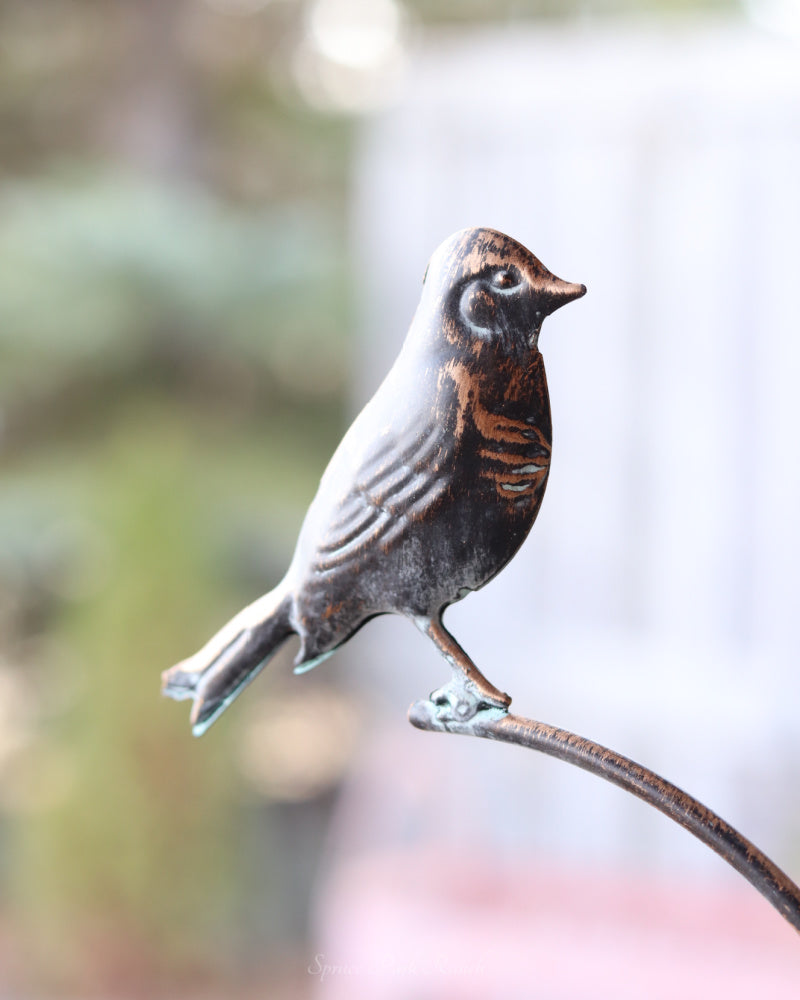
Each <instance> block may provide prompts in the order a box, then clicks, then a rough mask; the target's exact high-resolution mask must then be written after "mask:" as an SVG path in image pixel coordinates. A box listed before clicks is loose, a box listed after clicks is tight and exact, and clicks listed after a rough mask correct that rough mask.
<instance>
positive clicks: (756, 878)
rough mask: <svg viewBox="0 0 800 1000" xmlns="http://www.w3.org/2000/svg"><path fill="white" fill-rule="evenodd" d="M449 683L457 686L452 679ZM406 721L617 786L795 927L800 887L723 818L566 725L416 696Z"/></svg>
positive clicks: (799, 910)
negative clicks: (507, 747) (525, 752)
mask: <svg viewBox="0 0 800 1000" xmlns="http://www.w3.org/2000/svg"><path fill="white" fill-rule="evenodd" d="M453 685H454V686H455V687H460V685H459V683H458V680H457V679H454V681H453ZM409 721H410V722H411V724H412V725H414V726H416V727H417V729H427V730H431V731H435V732H448V733H460V734H462V735H465V736H479V737H482V738H483V739H489V740H497V741H499V742H502V743H515V744H517V745H518V746H524V747H529V748H530V749H531V750H539V751H541V752H542V753H545V754H548V755H549V756H551V757H557V758H558V759H559V760H563V761H566V762H567V763H568V764H574V765H576V767H580V768H582V769H583V770H584V771H591V773H592V774H597V775H599V776H600V777H601V778H605V779H606V781H610V782H612V783H613V784H615V785H619V787H620V788H624V789H625V791H627V792H631V793H632V794H634V795H636V796H638V797H639V798H640V799H644V801H645V802H648V803H649V804H650V805H651V806H655V808H656V809H658V810H659V811H660V812H662V813H664V814H665V815H666V816H669V817H670V819H673V820H675V822H676V823H680V825H681V826H682V827H684V828H685V829H686V830H688V831H689V832H690V833H693V834H694V835H695V837H697V838H698V839H699V840H701V841H702V842H703V843H704V844H706V845H707V846H708V847H710V848H711V849H712V850H714V851H716V852H717V854H719V855H720V856H721V857H723V858H724V859H725V860H726V861H727V862H728V864H730V865H732V866H733V867H734V868H735V869H736V871H737V872H739V873H740V874H741V875H743V876H744V877H745V878H746V879H747V881H748V882H750V884H751V885H753V886H755V888H756V889H758V891H759V892H760V893H761V894H762V895H763V896H764V897H765V898H766V899H768V900H769V902H770V903H772V905H773V906H774V907H775V908H776V909H777V910H778V912H779V913H780V914H781V915H782V916H783V917H785V918H786V920H788V921H789V923H790V924H791V925H792V926H793V927H795V928H796V929H797V930H798V931H800V887H798V886H797V885H796V884H795V883H794V882H793V881H792V880H791V879H790V878H789V876H788V875H787V874H786V873H785V872H783V871H782V870H781V869H780V868H778V866H777V865H776V864H774V862H772V861H771V860H770V859H769V858H768V857H767V856H766V854H764V853H763V852H762V851H760V850H759V849H758V848H757V847H756V846H755V845H754V844H752V843H751V842H750V841H749V840H748V839H747V838H746V837H743V836H742V834H740V833H739V832H738V831H737V830H735V829H734V828H733V827H732V826H731V825H730V824H729V823H726V822H725V820H724V819H722V818H721V817H720V816H718V815H717V814H716V813H714V812H712V811H711V810H710V809H709V808H708V807H707V806H704V805H703V804H702V803H701V802H698V801H697V799H695V798H693V797H692V796H691V795H689V794H688V793H687V792H684V791H683V790H682V789H680V788H678V787H677V786H676V785H673V784H672V783H671V782H669V781H667V780H666V779H664V778H662V777H661V776H660V775H658V774H656V773H655V772H654V771H650V770H648V768H646V767H643V766H642V765H641V764H637V763H636V762H635V761H632V760H630V759H629V758H627V757H623V756H622V755H621V754H618V753H615V752H614V751H613V750H609V749H608V748H607V747H604V746H601V745H600V744H599V743H593V742H592V741H591V740H587V739H584V738H583V737H582V736H576V735H575V733H571V732H569V731H568V730H566V729H557V728H555V726H548V725H546V724H545V723H543V722H535V721H533V720H532V719H524V718H522V717H521V716H518V715H512V714H510V713H508V712H500V711H491V710H490V711H483V712H479V713H477V714H475V715H473V716H472V717H471V718H470V719H467V720H465V721H463V722H448V723H442V721H441V720H440V719H439V718H438V716H437V713H436V706H435V705H434V704H433V703H432V702H426V701H421V702H416V703H415V704H414V705H412V706H411V709H410V711H409Z"/></svg>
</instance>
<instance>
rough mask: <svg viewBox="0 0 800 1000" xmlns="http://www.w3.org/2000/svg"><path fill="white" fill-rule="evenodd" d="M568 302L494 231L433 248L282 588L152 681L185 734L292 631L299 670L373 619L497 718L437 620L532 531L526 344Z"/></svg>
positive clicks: (546, 451)
mask: <svg viewBox="0 0 800 1000" xmlns="http://www.w3.org/2000/svg"><path fill="white" fill-rule="evenodd" d="M584 292H585V288H584V287H583V286H582V285H572V284H569V283H568V282H563V281H561V280H560V279H559V278H556V277H555V276H554V275H553V274H551V273H550V271H548V270H547V268H546V267H544V265H543V264H542V263H541V262H540V261H539V260H538V259H537V258H536V257H534V255H533V254H532V253H530V251H528V250H527V249H525V247H523V246H522V245H521V244H520V243H517V242H516V241H515V240H512V239H511V238H510V237H508V236H505V235H503V234H502V233H499V232H497V231H496V230H492V229H466V230H463V231H461V232H459V233H456V234H455V235H454V236H451V237H450V238H449V239H448V240H446V241H445V242H444V243H443V244H442V245H441V246H440V247H439V248H438V249H437V251H436V252H435V253H434V255H433V256H432V258H431V260H430V263H429V265H428V269H427V271H426V274H425V280H424V283H423V291H422V297H421V300H420V304H419V307H418V309H417V311H416V314H415V316H414V319H413V321H412V324H411V328H410V330H409V333H408V336H407V338H406V341H405V343H404V345H403V348H402V350H401V352H400V355H399V357H398V358H397V360H396V362H395V364H394V366H393V367H392V369H391V370H390V372H389V374H388V375H387V376H386V378H385V380H384V382H383V383H382V385H381V386H380V387H379V388H378V390H377V392H376V393H375V395H374V396H373V398H372V399H371V400H370V402H369V403H368V404H367V405H366V407H365V408H364V410H363V411H362V412H361V414H360V415H359V416H358V417H357V418H356V420H355V421H354V422H353V425H352V426H351V428H350V430H349V431H348V432H347V434H346V435H345V436H344V438H343V440H342V442H341V444H340V445H339V447H338V448H337V450H336V452H335V453H334V455H333V457H332V459H331V461H330V463H329V465H328V468H327V469H326V471H325V473H324V475H323V477H322V480H321V482H320V486H319V490H318V492H317V495H316V496H315V498H314V500H313V501H312V503H311V506H310V507H309V510H308V513H307V515H306V518H305V521H304V523H303V527H302V528H301V531H300V536H299V538H298V542H297V547H296V550H295V555H294V558H293V559H292V563H291V565H290V567H289V570H288V571H287V573H286V576H285V577H284V579H283V580H282V581H281V583H280V584H279V585H278V586H277V587H276V588H275V589H274V590H273V591H271V592H270V593H269V594H266V595H264V597H262V598H260V599H259V600H257V601H256V602H254V604H252V605H250V606H249V607H248V608H245V609H244V611H242V612H240V614H239V615H237V616H236V617H235V618H234V619H233V620H232V621H231V622H229V623H228V624H227V625H226V626H224V627H223V629H221V630H220V632H218V633H217V634H216V635H215V636H214V637H213V638H212V639H211V640H210V641H209V642H208V643H207V644H206V645H205V646H204V647H203V648H202V649H201V650H200V651H199V652H198V653H196V654H195V655H194V656H192V657H190V658H189V659H188V660H184V661H183V662H181V663H179V664H177V665H176V666H175V667H173V668H172V669H171V670H169V671H166V672H165V674H164V691H165V693H166V694H168V695H171V696H172V697H175V698H190V699H192V700H193V702H194V706H193V710H192V724H193V727H194V731H195V733H196V734H198V735H199V734H200V733H202V732H204V731H205V729H207V728H208V726H209V725H210V724H211V723H212V722H213V720H214V719H215V718H216V717H217V716H218V715H219V714H220V712H222V711H223V710H224V709H225V707H226V706H227V705H228V704H229V703H230V702H231V701H232V700H233V699H234V698H235V697H236V695H237V694H239V692H240V691H241V690H242V689H243V688H244V686H245V685H246V684H247V683H248V682H249V681H250V680H251V679H252V677H253V676H255V674H256V673H257V672H258V670H259V669H260V668H261V667H262V666H263V665H264V663H265V662H266V661H267V660H268V659H269V657H270V656H271V655H272V654H273V652H274V651H275V650H276V649H277V648H278V646H280V645H281V644H282V643H283V641H284V640H285V639H286V638H288V636H289V635H291V634H292V633H296V634H297V635H298V636H299V637H300V652H299V653H298V656H297V659H296V663H297V669H298V670H300V671H302V670H304V669H309V668H310V667H311V666H313V665H314V664H315V663H317V662H319V661H320V660H321V659H323V658H325V657H326V656H328V655H329V654H330V653H332V652H333V651H334V650H335V649H336V648H337V647H338V646H340V645H341V644H342V643H343V642H345V641H347V639H349V638H350V637H351V636H352V635H353V634H354V633H355V632H356V631H357V630H358V629H359V628H360V627H361V626H362V625H363V624H365V622H367V621H369V620H370V619H371V618H373V617H375V616H376V615H379V614H387V613H397V614H402V615H405V616H407V617H408V618H410V619H412V620H413V621H414V623H415V624H416V625H417V626H418V627H419V628H420V629H421V630H422V631H423V632H424V633H425V634H427V635H428V636H430V638H431V639H432V640H433V641H434V642H435V643H436V644H437V646H438V647H439V649H440V650H441V652H442V653H443V655H444V656H445V657H446V659H447V660H448V662H449V663H450V664H451V666H452V667H453V669H454V670H456V671H460V672H461V674H462V675H463V677H464V678H465V683H467V684H468V685H469V686H470V687H471V689H472V691H473V693H475V694H477V696H478V699H477V700H476V704H477V703H481V704H483V705H489V706H496V707H498V708H505V707H507V705H508V703H509V701H510V699H509V698H508V696H507V695H505V694H503V692H501V691H499V690H498V689H497V688H495V687H494V685H492V684H491V683H490V682H489V681H487V680H486V679H485V678H484V677H483V675H482V674H481V673H480V672H479V671H478V669H477V667H475V665H474V663H472V661H471V660H470V659H469V657H468V656H467V654H466V653H465V652H464V651H463V650H462V649H461V647H460V646H459V645H458V643H457V642H456V641H455V639H453V637H452V636H451V635H450V634H449V633H448V632H447V631H446V630H445V628H444V626H443V625H442V622H441V616H442V613H443V611H444V610H445V609H446V608H447V607H448V605H450V604H452V603H454V602H455V601H458V600H460V599H461V598H462V597H464V596H465V595H466V594H467V593H469V592H471V591H473V590H477V589H479V588H480V587H482V586H483V585H484V584H486V583H488V581H489V580H491V579H492V578H493V577H494V576H495V575H496V574H497V573H498V572H499V571H500V570H501V569H502V568H503V567H504V566H505V565H506V563H507V562H508V561H509V559H511V558H512V556H513V555H514V554H515V553H516V551H517V550H518V549H519V547H520V545H521V544H522V542H523V541H524V539H525V538H526V536H527V534H528V532H529V530H530V528H531V526H532V524H533V522H534V520H535V518H536V515H537V513H538V510H539V507H540V505H541V502H542V497H543V495H544V490H545V486H546V483H547V476H548V470H549V465H550V447H551V438H552V429H551V421H550V403H549V397H548V392H547V379H546V377H545V370H544V362H543V360H542V356H541V354H540V353H539V349H538V336H539V331H540V328H541V324H542V321H543V319H544V318H545V317H546V316H547V315H549V314H550V313H551V312H553V311H554V310H555V309H557V308H559V307H560V306H561V305H563V304H565V303H566V302H569V301H571V300H572V299H575V298H579V297H580V296H581V295H583V294H584ZM441 710H442V712H443V713H446V712H447V711H449V710H450V709H449V707H448V706H447V705H446V704H444V703H443V704H442V709H441Z"/></svg>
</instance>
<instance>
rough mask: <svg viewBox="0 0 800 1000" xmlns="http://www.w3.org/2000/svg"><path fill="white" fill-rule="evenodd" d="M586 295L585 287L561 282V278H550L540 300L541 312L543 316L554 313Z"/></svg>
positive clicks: (569, 282)
mask: <svg viewBox="0 0 800 1000" xmlns="http://www.w3.org/2000/svg"><path fill="white" fill-rule="evenodd" d="M585 294H586V285H574V284H572V282H571V281H562V280H561V278H557V277H556V276H555V275H553V276H552V278H551V279H550V281H549V282H548V284H547V286H546V287H545V289H544V294H543V295H542V296H541V300H540V301H542V302H543V303H544V309H543V312H544V314H545V316H549V315H550V314H551V313H554V312H555V311H556V309H560V308H561V307H562V306H565V305H566V304H567V303H568V302H572V301H573V300H574V299H579V298H581V296H583V295H585Z"/></svg>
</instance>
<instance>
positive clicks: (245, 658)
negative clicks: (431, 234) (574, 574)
mask: <svg viewBox="0 0 800 1000" xmlns="http://www.w3.org/2000/svg"><path fill="white" fill-rule="evenodd" d="M585 291H586V289H585V288H584V286H583V285H572V284H569V283H568V282H566V281H561V280H560V279H559V278H556V277H555V276H554V275H552V274H551V273H550V272H549V271H548V270H547V268H546V267H544V266H543V265H542V264H541V263H540V262H539V261H538V260H537V259H536V257H534V256H533V254H532V253H530V252H529V251H528V250H526V249H525V247H523V246H521V245H520V244H519V243H517V242H515V241H514V240H512V239H510V238H509V237H508V236H504V235H503V234H502V233H498V232H496V231H495V230H493V229H465V230H463V231H462V232H459V233H456V234H455V235H454V236H451V237H450V239H448V240H446V241H445V242H444V243H443V244H442V245H441V246H440V247H439V249H438V250H437V251H436V253H435V254H434V255H433V257H432V258H431V261H430V264H429V265H428V270H427V272H426V275H425V279H424V282H423V290H422V298H421V300H420V303H419V307H418V308H417V312H416V315H415V316H414V320H413V322H412V324H411V328H410V330H409V332H408V336H407V338H406V341H405V344H404V345H403V349H402V351H401V352H400V355H399V357H398V359H397V361H396V362H395V364H394V367H393V368H392V369H391V371H390V372H389V374H388V375H387V377H386V379H385V380H384V382H383V384H382V385H381V386H380V388H379V389H378V391H377V392H376V393H375V395H374V396H373V398H372V399H371V400H370V402H369V403H368V404H367V405H366V407H365V408H364V410H363V411H362V412H361V414H360V415H359V416H358V417H357V418H356V420H355V422H354V423H353V425H352V427H351V428H350V430H349V431H348V432H347V434H346V435H345V437H344V439H343V440H342V442H341V444H340V445H339V447H338V448H337V449H336V452H335V453H334V455H333V458H332V459H331V461H330V464H329V465H328V468H327V469H326V471H325V474H324V475H323V477H322V481H321V482H320V486H319V491H318V492H317V495H316V497H315V498H314V500H313V501H312V503H311V506H310V507H309V510H308V513H307V514H306V518H305V521H304V522H303V527H302V529H301V531H300V537H299V539H298V542H297V548H296V550H295V554H294V558H293V559H292V562H291V565H290V566H289V569H288V571H287V573H286V576H285V577H284V578H283V580H282V581H281V582H280V583H279V584H278V586H277V587H276V588H275V589H274V590H273V591H271V592H270V593H268V594H266V595H264V596H263V597H261V598H259V600H257V601H255V602H254V603H253V604H251V605H250V606H249V607H247V608H245V609H244V611H242V612H240V613H239V614H238V615H236V617H235V618H233V619H232V620H231V621H230V622H229V623H228V624H227V625H225V626H224V627H223V628H222V629H221V630H220V631H219V632H218V633H217V634H216V635H215V636H214V637H213V638H212V639H211V640H209V642H208V643H207V644H206V645H205V646H204V647H203V648H202V649H201V650H200V651H199V652H198V653H195V655H194V656H192V657H190V658H189V659H187V660H183V661H182V662H181V663H178V664H177V665H176V666H174V667H172V668H171V669H170V670H167V671H166V672H165V673H164V675H163V689H164V693H165V694H168V695H170V696H171V697H172V698H178V699H181V698H190V699H192V701H193V702H194V704H193V707H192V715H191V721H192V727H193V731H194V733H195V735H197V736H199V735H201V734H202V733H204V732H205V731H206V729H208V727H209V726H210V725H211V724H212V722H213V721H214V720H215V719H216V718H217V717H218V716H219V715H220V713H221V712H223V711H224V710H225V708H227V706H228V705H229V704H230V703H231V702H232V701H233V699H234V698H235V697H236V696H237V695H238V694H239V693H240V692H241V691H242V690H243V689H244V687H245V686H246V685H247V684H248V683H249V681H251V680H252V679H253V677H254V676H255V675H256V673H257V672H258V671H259V670H260V669H261V668H262V667H263V666H264V665H265V664H266V663H267V662H268V660H269V659H270V657H271V656H272V655H273V653H274V652H275V651H276V650H277V649H278V647H279V646H280V645H281V644H282V643H283V642H284V641H285V640H286V639H288V637H289V636H290V635H292V634H296V635H298V636H299V637H300V651H299V653H298V655H297V659H296V661H295V662H296V671H297V672H302V671H304V670H309V669H311V667H313V666H315V665H316V664H317V663H319V662H320V661H321V660H324V659H325V658H326V657H327V656H330V655H331V653H333V652H334V651H335V650H336V649H337V648H338V647H339V646H341V645H342V643H344V642H346V641H347V640H348V639H349V638H350V637H351V636H352V635H353V634H354V633H355V632H356V631H357V630H358V629H359V628H360V627H361V626H362V625H363V624H364V623H365V622H367V621H369V619H370V618H374V617H375V616H376V615H382V614H388V613H390V612H394V613H396V614H402V615H405V616H406V617H407V618H410V619H411V620H412V621H413V622H414V623H415V624H416V625H417V626H418V628H420V629H421V630H422V631H423V632H424V633H425V634H426V635H428V636H430V638H431V639H432V640H433V641H434V643H436V645H437V647H438V648H439V650H440V651H441V653H442V654H443V656H444V657H445V659H446V660H447V661H448V663H449V664H450V665H451V667H452V670H453V678H452V680H451V682H450V683H449V684H447V685H446V686H445V687H443V688H441V689H440V690H439V691H435V692H434V693H433V694H432V695H431V700H430V701H427V702H417V703H416V704H415V705H412V707H411V711H410V716H409V717H410V720H411V722H412V723H413V725H415V726H417V727H418V728H419V729H430V730H436V731H439V732H452V733H462V734H466V735H472V736H481V737H485V738H488V739H492V740H499V741H503V742H507V743H516V744H519V745H520V746H527V747H530V748H532V749H535V750H541V751H542V752H544V753H547V754H550V755H552V756H555V757H558V758H560V759H561V760H565V761H567V762H569V763H570V764H575V765H576V766H578V767H581V768H584V769H585V770H588V771H591V772H592V773H594V774H598V775H600V776H601V777H603V778H606V779H607V780H608V781H612V782H614V783H615V784H617V785H620V786H621V787H622V788H624V789H625V790H626V791H629V792H632V793H633V794H634V795H637V796H639V797H640V798H642V799H644V800H645V801H647V802H649V803H650V805H652V806H655V807H656V808H657V809H659V810H661V812H663V813H665V814H666V815H667V816H670V817H671V818H672V819H674V820H675V821H676V822H678V823H680V824H681V825H682V826H684V827H685V828H686V829H688V830H689V831H690V832H692V833H693V834H694V835H695V836H697V837H698V838H699V839H700V840H702V841H703V843H705V844H707V845H708V846H709V847H711V848H713V850H715V851H717V852H718V853H719V854H720V855H722V857H724V858H725V860H727V861H728V862H729V863H730V864H731V865H733V867H734V868H735V869H736V870H737V871H738V872H740V873H741V874H742V875H744V877H745V878H747V879H748V880H749V881H750V882H751V883H752V884H753V885H754V886H755V887H756V888H757V889H758V890H759V891H760V892H761V893H762V894H763V895H764V896H765V897H766V898H767V899H768V900H769V901H770V902H771V903H772V904H773V906H775V907H776V908H777V909H778V910H779V912H780V913H781V914H782V915H783V916H784V917H785V918H786V919H787V920H788V921H789V922H790V923H791V924H792V925H793V926H794V927H796V928H797V929H798V930H800V888H798V887H797V886H796V885H795V884H794V882H792V881H791V879H789V878H788V876H787V875H785V874H784V872H782V871H781V870H780V869H779V868H778V867H777V866H776V865H775V864H773V862H772V861H770V859H769V858H767V857H766V855H764V854H763V853H762V852H761V851H759V850H758V849H757V848H756V847H755V846H754V845H753V844H751V843H750V842H749V841H748V840H746V839H745V838H744V837H742V835H741V834H739V833H737V831H736V830H734V829H733V827H731V826H729V825H728V824H727V823H726V822H725V821H724V820H722V819H721V818H720V817H719V816H717V815H716V814H715V813H713V812H711V810H709V809H707V808H706V807H705V806H703V805H702V804H701V803H699V802H698V801H697V800H696V799H693V798H692V797H691V796H690V795H687V793H686V792H683V791H681V790H680V789H679V788H677V787H676V786H675V785H672V784H670V783H669V782H668V781H665V780H664V779H663V778H660V777H659V776H658V775H657V774H654V773H653V772H652V771H648V770H647V769H646V768H644V767H642V766H641V765H639V764H636V763H634V762H633V761H631V760H628V759H627V758H626V757H622V756H620V755H619V754H616V753H614V752H613V751H612V750H608V749H607V748H605V747H602V746H599V745H598V744H596V743H592V742H590V741H589V740H584V739H582V738H581V737H579V736H576V735H575V734H574V733H570V732H567V731H565V730H562V729H555V728H554V727H552V726H547V725H545V724H544V723H541V722H534V721H531V720H529V719H523V718H520V717H519V716H516V715H510V714H509V712H508V706H509V705H510V703H511V699H510V698H509V696H508V695H507V694H504V693H503V692H501V691H499V690H498V689H497V688H496V687H494V686H493V685H492V684H491V683H490V682H489V681H488V680H486V678H485V677H484V676H483V674H481V673H480V671H479V670H478V668H477V667H476V666H475V664H474V663H473V662H472V660H470V658H469V657H468V656H467V654H466V653H465V652H464V650H463V649H462V648H461V647H460V646H459V645H458V643H457V642H456V640H455V639H454V638H453V637H452V636H451V635H450V634H449V632H447V630H446V629H445V627H444V625H443V624H442V614H443V612H444V610H445V609H446V608H447V607H448V606H449V605H450V604H453V603H454V602H455V601H458V600H461V598H463V597H465V596H466V595H467V594H468V593H470V592H471V591H473V590H478V588H480V587H482V586H483V585H484V584H486V583H488V582H489V580H491V579H492V578H493V577H494V576H495V575H496V574H497V573H499V572H500V570H501V569H502V568H503V567H504V566H505V565H506V563H507V562H508V561H509V559H511V558H512V556H513V555H514V554H515V553H516V551H517V549H519V547H520V545H521V544H522V542H523V541H524V540H525V537H526V536H527V534H528V532H529V531H530V529H531V526H532V525H533V522H534V520H535V519H536V515H537V513H538V511H539V506H540V505H541V502H542V496H543V495H544V489H545V485H546V483H547V475H548V470H549V467H550V445H551V425H550V403H549V399H548V395H547V380H546V378H545V373H544V362H543V361H542V356H541V354H540V353H539V349H538V339H539V331H540V329H541V325H542V321H543V320H544V319H545V317H546V316H548V315H549V314H550V313H552V312H554V311H555V310H556V309H558V308H559V306H562V305H564V304H565V303H567V302H571V301H572V300H573V299H577V298H579V297H580V296H581V295H583V294H584V293H585Z"/></svg>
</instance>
